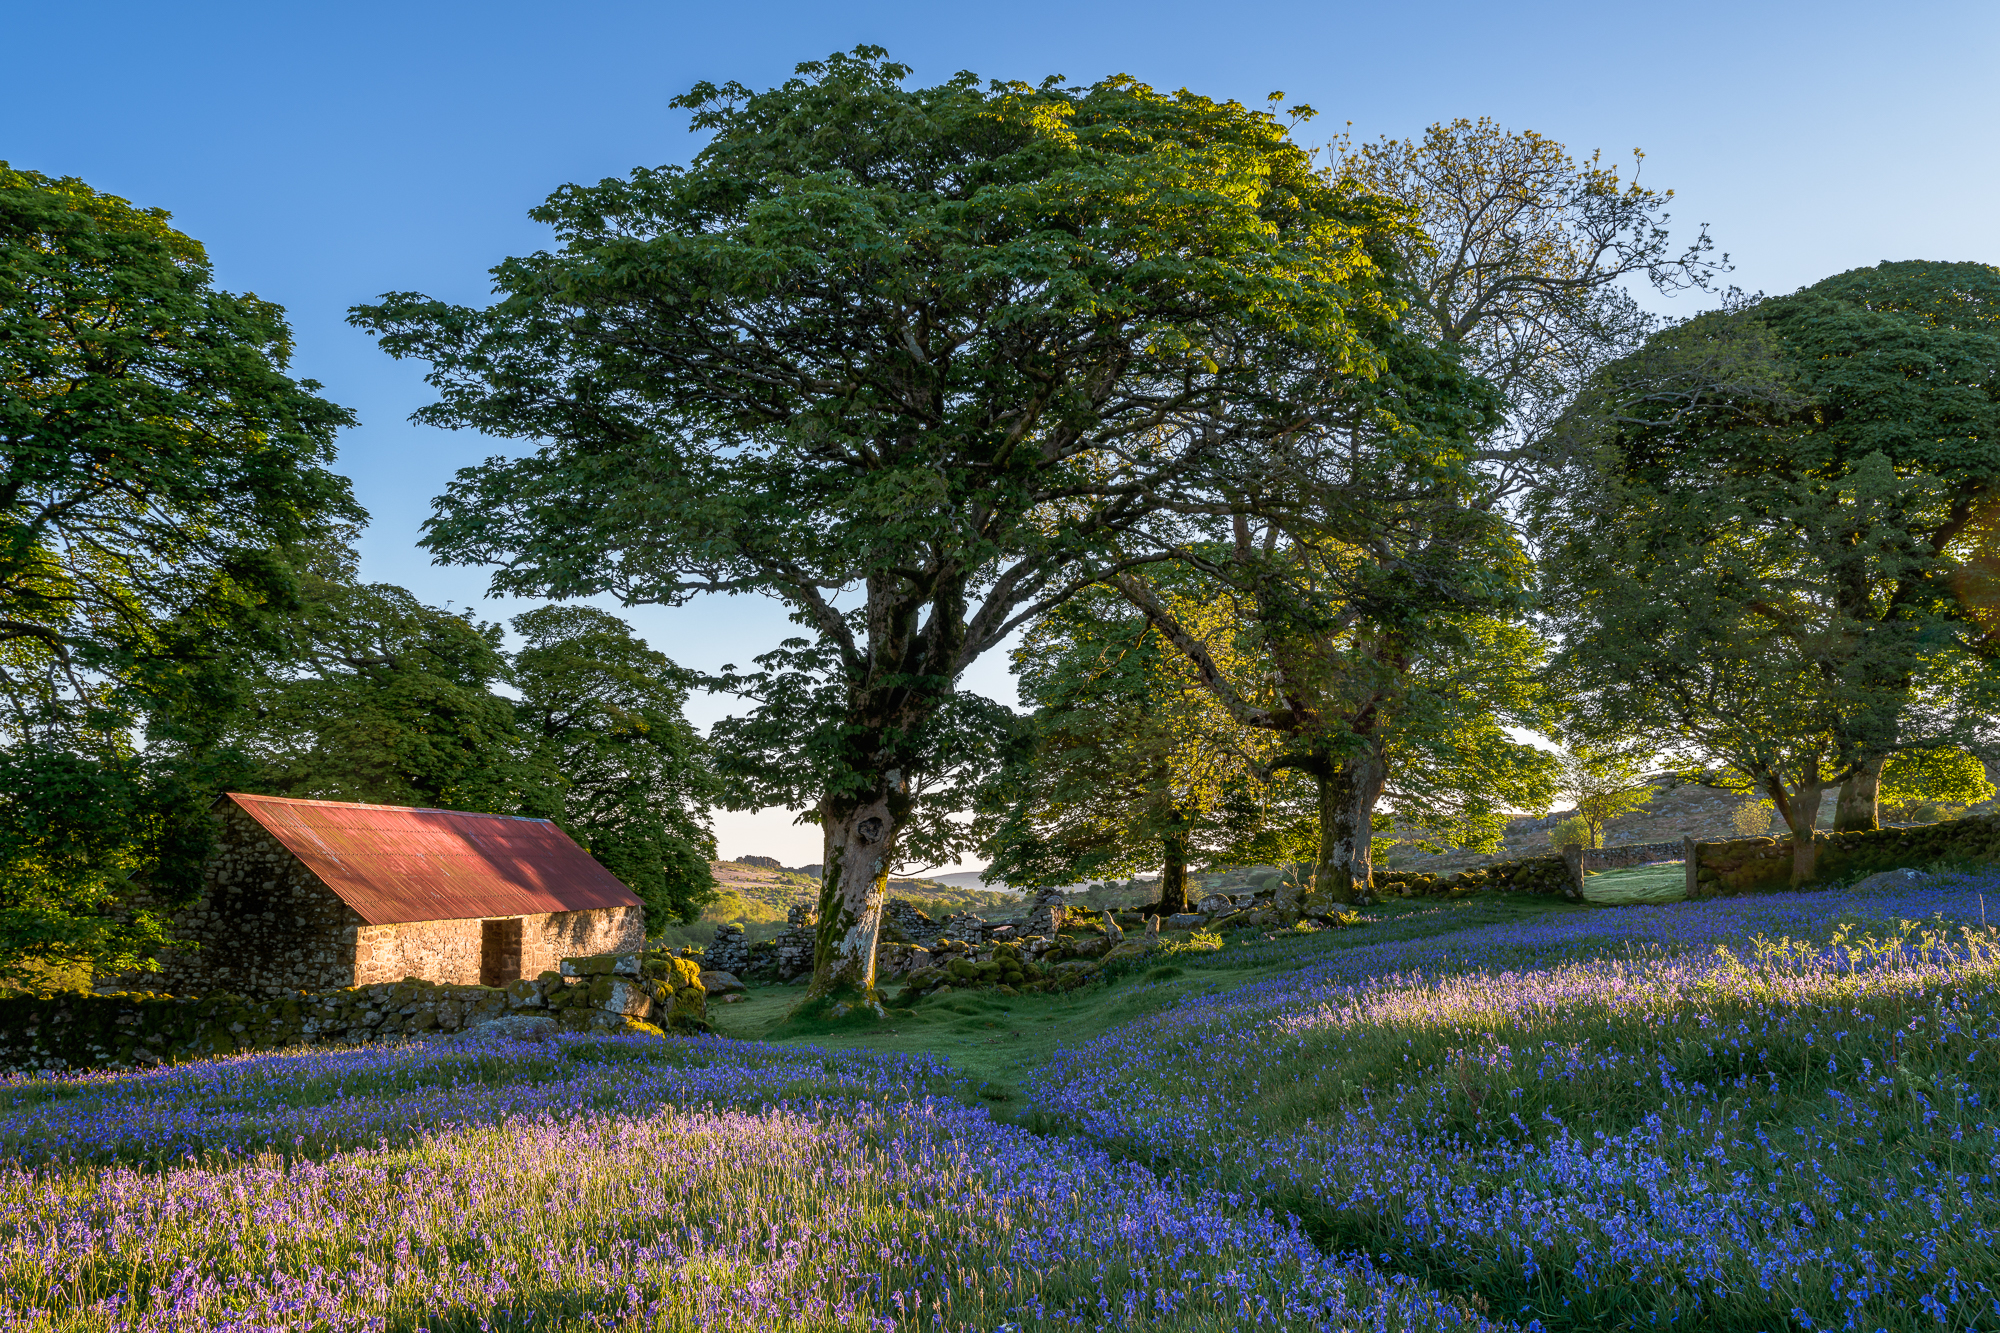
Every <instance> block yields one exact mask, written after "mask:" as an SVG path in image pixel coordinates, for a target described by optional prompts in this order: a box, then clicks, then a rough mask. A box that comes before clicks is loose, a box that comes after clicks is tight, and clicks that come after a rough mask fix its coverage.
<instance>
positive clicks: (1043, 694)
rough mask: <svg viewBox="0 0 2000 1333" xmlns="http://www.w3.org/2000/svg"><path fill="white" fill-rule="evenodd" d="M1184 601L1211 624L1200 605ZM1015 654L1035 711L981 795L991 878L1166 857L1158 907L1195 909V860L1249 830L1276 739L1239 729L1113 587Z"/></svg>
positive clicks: (1078, 873)
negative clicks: (1259, 771)
mask: <svg viewBox="0 0 2000 1333" xmlns="http://www.w3.org/2000/svg"><path fill="white" fill-rule="evenodd" d="M1175 601H1176V602H1177V603H1178V604H1179V605H1178V607H1177V609H1178V610H1179V613H1180V615H1181V616H1182V617H1183V618H1184V619H1187V620H1190V621H1195V622H1196V623H1199V617H1200V616H1201V614H1202V609H1201V608H1197V607H1195V606H1193V605H1191V604H1190V599H1189V598H1187V597H1186V596H1185V595H1183V596H1181V597H1178V598H1176V599H1175ZM1207 609H1208V610H1209V611H1211V612H1212V611H1214V610H1216V609H1217V604H1216V603H1213V602H1210V603H1208V606H1207ZM1014 663H1015V666H1014V669H1015V674H1016V675H1017V676H1018V677H1019V679H1020V688H1021V694H1022V697H1023V698H1024V699H1026V700H1028V701H1030V702H1031V703H1032V704H1033V706H1034V712H1033V714H1032V716H1031V718H1030V719H1029V723H1028V728H1027V735H1026V737H1025V742H1026V743H1025V744H1024V745H1023V746H1022V747H1021V752H1020V753H1019V754H1018V757H1017V758H1016V760H1015V762H1013V763H1012V764H1010V765H1008V766H1007V767H1006V768H1005V769H1004V770H1003V771H1002V772H1001V773H1000V774H999V776H998V778H997V780H996V781H994V782H993V783H992V784H990V786H989V787H988V789H987V790H986V791H985V792H984V793H983V797H984V799H983V801H982V805H983V807H984V808H983V809H982V811H981V815H982V820H981V823H980V828H981V831H982V832H983V833H984V835H985V836H984V841H983V842H982V850H983V851H985V852H986V854H987V855H988V856H989V857H990V858H991V862H992V863H991V865H990V866H989V868H988V870H987V872H986V873H987V875H988V877H990V878H993V879H998V880H1002V881H1004V882H1006V883H1009V884H1026V885H1040V884H1067V883H1073V882H1076V881H1078V880H1084V879H1094V878H1098V877H1100V876H1105V875H1119V876H1128V875H1133V874H1136V873H1137V872H1138V871H1140V870H1142V869H1148V868H1151V867H1154V866H1157V867H1159V869H1160V897H1159V901H1158V904H1157V906H1158V910H1159V911H1160V912H1161V913H1162V914H1166V915H1171V914H1173V913H1175V912H1185V911H1187V910H1188V891H1187V873H1188V865H1189V862H1190V860H1191V859H1196V858H1200V857H1202V854H1203V853H1204V852H1209V853H1213V852H1216V851H1219V850H1222V849H1224V848H1226V847H1227V845H1228V844H1229V843H1230V842H1232V841H1237V840H1240V839H1241V838H1242V836H1243V835H1244V834H1245V833H1246V832H1248V831H1249V830H1248V829H1246V828H1244V827H1243V824H1244V823H1245V817H1246V816H1247V815H1249V814H1250V813H1251V811H1252V810H1254V808H1255V805H1254V800H1253V798H1252V796H1251V792H1250V789H1251V788H1253V787H1254V786H1255V785H1256V783H1257V777H1256V761H1257V757H1258V754H1257V751H1258V749H1260V748H1261V749H1263V750H1269V749H1270V744H1269V742H1268V740H1267V739H1266V738H1264V737H1262V736H1259V735H1257V734H1255V733H1252V732H1246V731H1245V729H1244V728H1241V727H1239V726H1237V725H1236V724H1235V722H1234V721H1233V720H1232V719H1231V718H1230V717H1229V714H1228V712H1227V711H1226V710H1225V709H1223V708H1222V706H1221V705H1220V704H1219V703H1218V702H1217V701H1216V699H1215V697H1214V696H1213V695H1212V694H1210V693H1209V692H1208V691H1206V690H1204V689H1203V688H1202V687H1201V686H1200V684H1199V683H1198V682H1196V681H1195V680H1194V679H1193V678H1192V674H1191V672H1190V670H1189V668H1188V666H1187V664H1186V662H1185V660H1184V659H1183V658H1182V657H1181V655H1180V654H1179V653H1178V652H1176V651H1175V650H1174V649H1173V647H1172V645H1170V644H1168V643H1166V642H1165V641H1164V640H1163V639H1162V638H1161V637H1160V636H1159V634H1158V632H1157V631H1156V630H1155V629H1154V628H1153V627H1152V626H1151V625H1150V624H1149V623H1148V622H1147V621H1146V619H1145V618H1144V617H1143V616H1140V615H1137V614H1135V613H1134V612H1133V611H1132V610H1131V608H1130V607H1128V606H1126V605H1124V604H1123V602H1122V601H1118V600H1114V599H1111V598H1108V597H1106V596H1105V595H1104V594H1102V593H1099V594H1096V595H1089V594H1086V595H1084V596H1082V597H1078V598H1076V599H1073V600H1072V601H1070V602H1068V603H1066V604H1064V605H1063V606H1062V607H1060V608H1058V609H1056V610H1055V611H1052V612H1050V613H1049V615H1047V616H1045V617H1044V618H1043V619H1042V620H1041V621H1039V622H1037V624H1036V625H1035V626H1034V627H1032V628H1031V629H1030V630H1029V632H1028V634H1027V636H1026V637H1025V638H1024V640H1023V642H1022V644H1021V647H1020V648H1018V649H1017V650H1016V651H1015V654H1014ZM1232 665H1233V664H1232Z"/></svg>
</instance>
